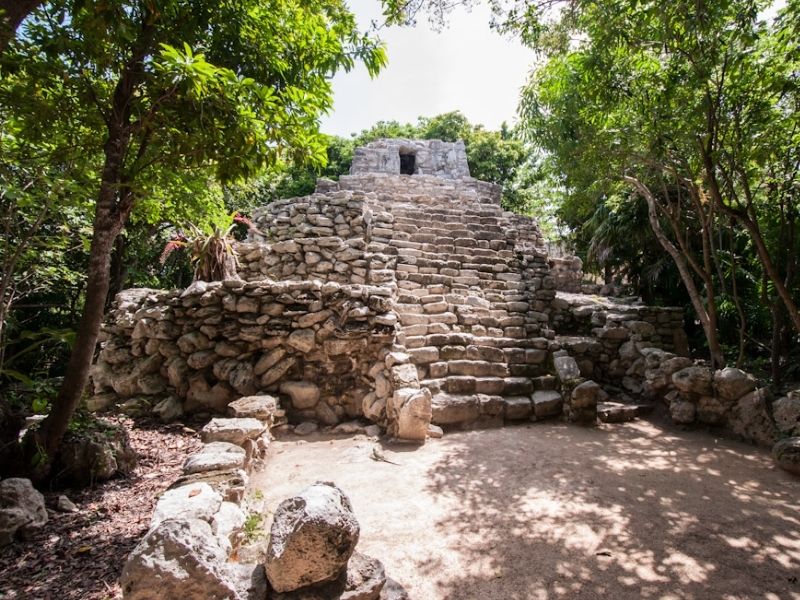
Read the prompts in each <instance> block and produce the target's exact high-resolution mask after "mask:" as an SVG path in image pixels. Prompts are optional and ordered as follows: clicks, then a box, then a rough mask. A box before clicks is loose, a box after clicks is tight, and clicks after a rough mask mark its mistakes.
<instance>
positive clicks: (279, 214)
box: [93, 140, 685, 441]
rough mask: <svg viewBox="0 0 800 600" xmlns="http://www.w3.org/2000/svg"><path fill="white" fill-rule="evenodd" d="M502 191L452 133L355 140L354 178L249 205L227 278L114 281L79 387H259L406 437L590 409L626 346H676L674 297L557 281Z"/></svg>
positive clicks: (613, 378) (325, 418) (155, 391)
mask: <svg viewBox="0 0 800 600" xmlns="http://www.w3.org/2000/svg"><path fill="white" fill-rule="evenodd" d="M404 172H410V174H403V173H404ZM500 193H501V189H500V187H499V186H497V185H494V184H490V183H486V182H482V181H478V180H476V179H473V178H471V177H470V176H469V167H468V165H467V163H466V154H465V153H464V149H463V144H460V143H458V144H448V143H444V142H439V141H418V140H380V141H378V142H374V143H373V144H370V145H368V146H366V147H365V148H362V149H359V150H358V151H357V152H356V156H355V158H354V161H353V168H352V171H351V174H350V175H347V176H343V177H341V178H340V180H339V181H330V180H325V179H321V180H320V181H319V182H318V184H317V189H316V191H315V192H314V193H313V194H311V195H309V196H305V197H302V198H292V199H288V200H279V201H276V202H273V203H271V204H268V205H266V206H264V207H263V208H261V209H258V210H257V211H255V213H254V215H253V220H254V222H255V224H256V227H257V231H256V232H254V233H252V234H251V236H250V239H248V240H247V241H246V242H243V243H240V244H238V245H237V248H236V249H237V252H238V255H239V263H240V269H239V272H240V276H241V278H242V279H241V280H235V281H224V282H214V283H204V282H197V283H195V284H193V285H192V286H191V287H190V288H188V289H187V290H183V291H172V292H167V291H154V290H129V291H126V292H123V293H122V294H121V295H120V296H119V297H118V300H117V304H116V306H115V308H114V310H113V311H112V312H111V313H110V315H109V320H108V322H107V323H106V326H105V329H104V340H105V342H104V345H103V348H102V351H101V353H100V355H99V358H98V362H97V365H96V366H95V370H94V376H93V378H94V384H95V388H96V390H97V391H98V392H113V393H114V394H116V395H118V396H121V397H123V398H130V397H138V396H142V395H144V396H150V397H153V398H163V397H164V396H169V397H171V398H172V399H173V400H172V401H171V402H172V406H175V405H179V406H180V409H181V410H182V411H188V412H210V413H214V412H217V413H221V412H224V410H225V407H226V406H227V405H228V404H229V403H230V402H231V401H233V400H235V399H236V398H238V397H241V396H248V395H253V394H263V393H269V394H273V395H276V396H277V397H279V398H281V401H282V404H283V407H284V409H285V411H286V413H287V416H288V418H289V420H290V422H293V423H299V422H303V421H313V422H316V423H319V424H322V425H336V424H337V423H341V422H344V421H348V420H352V419H354V418H364V419H366V420H368V421H372V422H374V423H377V424H379V425H380V426H381V427H384V428H386V429H387V430H388V432H389V433H390V434H391V435H394V436H397V437H401V438H406V439H411V440H418V441H422V440H424V439H425V437H426V435H427V434H428V430H429V423H433V424H434V425H440V426H442V427H473V426H492V425H501V424H502V423H503V422H505V421H516V420H520V419H530V418H533V419H536V418H543V417H545V416H555V415H559V414H562V411H563V414H565V415H566V416H567V418H575V419H577V420H582V421H592V422H593V421H594V420H595V417H596V406H597V402H598V401H600V402H602V401H603V400H604V399H606V398H605V397H604V396H603V394H602V393H600V392H602V390H601V389H600V388H599V386H596V387H597V389H596V390H595V388H593V387H591V386H588V387H587V386H585V385H583V384H584V383H587V380H592V379H594V380H597V381H601V382H608V383H616V384H619V385H621V384H622V380H623V379H624V378H625V376H626V371H627V370H628V366H629V365H627V364H626V363H625V361H624V360H620V354H621V353H623V354H624V352H625V348H626V346H625V345H626V344H628V345H630V344H639V345H640V346H641V345H645V346H654V347H658V348H663V349H664V350H670V351H671V350H676V346H678V345H679V344H677V343H676V340H677V339H679V338H680V333H682V328H681V323H682V321H681V317H680V311H679V309H674V310H670V309H656V308H648V307H643V306H636V305H633V304H623V303H616V304H614V303H613V302H612V301H610V300H608V299H601V300H597V301H594V300H591V297H589V296H586V295H582V294H567V293H562V292H557V290H556V284H557V281H559V280H560V279H563V278H560V279H559V278H556V277H553V275H552V273H551V267H550V264H549V263H548V257H547V255H546V251H545V247H544V243H543V239H542V236H541V233H540V231H539V228H538V226H537V224H536V221H535V220H534V219H532V218H529V217H524V216H520V215H516V214H513V213H510V212H507V211H504V210H503V209H502V208H501V206H500ZM676 332H680V333H676ZM557 334H558V335H557ZM684 339H685V338H684ZM679 351H680V350H679ZM567 359H569V361H572V363H575V367H574V368H573V367H572V363H570V362H569V361H567ZM565 361H566V362H565ZM559 364H561V365H562V367H563V368H559ZM582 385H583V387H581V386H582ZM590 389H591V390H592V391H591V392H588V390H590ZM573 390H575V391H576V392H577V393H578V394H579V396H580V399H579V400H576V399H574V398H573ZM562 398H563V399H564V401H563V402H562V401H561V399H562ZM573 400H574V402H577V403H578V404H580V407H577V406H572V404H573ZM618 412H619V411H618ZM623 412H624V411H623Z"/></svg>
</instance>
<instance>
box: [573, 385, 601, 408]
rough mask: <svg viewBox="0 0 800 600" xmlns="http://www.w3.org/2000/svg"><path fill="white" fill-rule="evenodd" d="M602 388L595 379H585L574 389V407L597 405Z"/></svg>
mask: <svg viewBox="0 0 800 600" xmlns="http://www.w3.org/2000/svg"><path fill="white" fill-rule="evenodd" d="M601 391H602V388H601V387H600V386H599V385H598V384H597V383H595V382H594V381H591V380H589V381H584V382H583V383H581V384H580V385H578V386H576V387H575V389H574V390H572V399H571V401H570V404H571V405H572V408H576V409H583V408H592V407H594V406H597V401H598V399H599V397H600V392H601Z"/></svg>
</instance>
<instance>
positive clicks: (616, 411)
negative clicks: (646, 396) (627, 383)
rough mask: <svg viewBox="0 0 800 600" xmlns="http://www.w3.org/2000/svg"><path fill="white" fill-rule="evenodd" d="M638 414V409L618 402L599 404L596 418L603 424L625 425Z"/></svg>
mask: <svg viewBox="0 0 800 600" xmlns="http://www.w3.org/2000/svg"><path fill="white" fill-rule="evenodd" d="M638 413H639V407H638V406H635V405H632V404H622V403H620V402H600V403H598V405H597V418H598V419H600V420H601V421H602V422H603V423H626V422H628V421H633V420H634V419H635V418H636V416H637V415H638Z"/></svg>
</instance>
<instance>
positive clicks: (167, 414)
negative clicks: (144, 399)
mask: <svg viewBox="0 0 800 600" xmlns="http://www.w3.org/2000/svg"><path fill="white" fill-rule="evenodd" d="M153 414H155V415H156V416H157V417H158V419H159V420H160V421H161V422H162V423H170V422H172V421H175V420H177V419H179V418H180V417H181V415H183V404H181V400H180V398H178V397H177V396H167V397H166V398H164V399H163V400H161V402H159V403H158V404H156V405H155V406H154V407H153Z"/></svg>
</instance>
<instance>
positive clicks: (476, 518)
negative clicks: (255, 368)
mask: <svg viewBox="0 0 800 600" xmlns="http://www.w3.org/2000/svg"><path fill="white" fill-rule="evenodd" d="M376 445H377V444H376V443H375V442H372V441H370V440H367V439H365V438H364V437H360V438H349V439H341V438H339V439H330V438H322V437H317V438H313V439H308V440H297V438H287V439H285V440H280V441H277V442H275V443H273V445H272V447H271V450H270V452H271V454H270V457H269V458H268V462H267V468H266V471H265V472H264V473H262V474H260V475H258V476H257V477H256V478H255V479H254V484H255V485H256V486H257V487H259V488H260V489H261V490H262V492H263V494H264V496H265V499H266V502H267V506H268V507H269V508H270V509H271V510H274V508H275V507H276V506H277V504H278V503H279V502H280V501H281V500H283V499H284V498H286V497H288V496H291V495H293V494H294V493H296V492H297V491H299V490H300V489H302V488H303V487H305V486H306V485H308V484H310V483H312V482H314V481H316V480H328V481H334V482H336V483H337V484H338V485H339V486H340V487H341V488H342V489H344V490H345V492H346V493H347V494H348V495H349V496H350V498H351V500H352V502H353V505H354V509H355V512H356V515H357V517H358V519H359V522H360V523H361V541H360V542H359V550H360V551H361V552H364V553H366V554H370V555H372V556H375V557H377V558H380V559H381V560H382V561H383V562H384V564H385V565H386V570H387V573H388V574H389V575H390V576H391V577H393V578H395V579H396V580H398V581H399V582H401V583H402V584H403V585H404V586H405V587H406V588H407V590H408V591H409V592H410V594H411V597H412V598H413V599H415V600H440V599H441V600H444V599H447V600H460V599H475V600H478V599H480V600H523V599H525V600H527V599H544V598H547V599H553V598H569V599H577V598H610V599H623V598H631V599H633V598H691V599H698V600H700V599H703V600H705V599H712V598H715V599H716V598H725V599H744V598H754V599H755V598H758V599H763V600H777V599H784V598H789V599H800V581H798V578H800V479H796V478H793V477H792V476H791V475H788V474H786V473H783V472H781V471H778V470H775V469H774V468H773V467H772V465H771V462H770V460H769V457H768V456H767V454H766V453H765V452H763V451H761V450H757V449H754V448H752V447H751V446H747V445H743V444H737V443H734V442H730V441H722V440H716V439H715V438H714V437H712V436H711V435H710V434H708V433H705V432H689V433H686V432H677V431H672V430H664V429H662V428H660V427H659V426H656V425H653V424H650V423H644V422H637V423H631V424H626V425H616V426H606V427H603V428H599V429H582V428H579V427H572V426H566V425H561V424H532V425H528V426H522V427H515V428H505V429H499V430H489V431H478V432H465V433H453V434H448V435H446V436H445V437H444V438H443V439H442V440H434V441H431V442H429V443H428V444H426V445H425V446H424V447H422V448H409V447H404V446H387V447H383V448H382V449H381V451H382V452H383V454H384V455H385V456H386V458H388V459H389V460H392V461H394V462H396V463H398V466H395V465H392V464H387V463H384V462H376V461H374V460H371V459H370V454H371V453H372V449H373V448H374V447H376ZM378 447H379V446H378Z"/></svg>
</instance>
